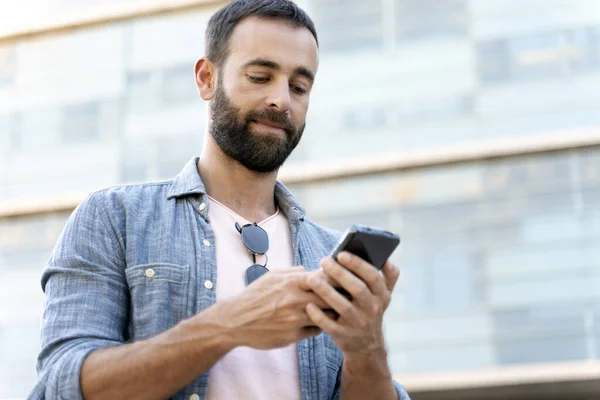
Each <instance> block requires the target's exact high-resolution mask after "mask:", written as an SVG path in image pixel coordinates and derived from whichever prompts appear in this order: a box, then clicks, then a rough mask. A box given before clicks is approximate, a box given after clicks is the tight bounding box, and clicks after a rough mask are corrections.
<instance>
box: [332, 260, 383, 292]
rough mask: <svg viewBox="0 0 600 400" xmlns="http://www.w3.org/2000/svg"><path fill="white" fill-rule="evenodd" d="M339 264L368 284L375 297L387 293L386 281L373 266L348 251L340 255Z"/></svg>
mask: <svg viewBox="0 0 600 400" xmlns="http://www.w3.org/2000/svg"><path fill="white" fill-rule="evenodd" d="M337 262H338V263H339V264H340V265H342V266H343V267H345V268H346V269H348V270H349V271H352V272H353V273H354V274H356V276H358V277H359V278H360V279H361V280H362V281H363V282H364V283H366V284H367V286H368V287H369V290H370V291H371V293H373V294H374V295H376V296H382V295H385V294H386V293H387V290H386V287H385V279H383V277H382V275H381V274H380V273H379V270H377V268H375V267H374V266H373V265H372V264H369V263H368V262H366V261H365V260H363V259H362V258H360V257H358V256H356V255H354V254H352V253H349V252H347V251H343V252H341V253H340V254H339V255H338V257H337Z"/></svg>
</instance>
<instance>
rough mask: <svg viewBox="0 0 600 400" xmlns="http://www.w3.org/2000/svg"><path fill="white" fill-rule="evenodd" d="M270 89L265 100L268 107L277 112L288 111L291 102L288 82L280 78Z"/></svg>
mask: <svg viewBox="0 0 600 400" xmlns="http://www.w3.org/2000/svg"><path fill="white" fill-rule="evenodd" d="M270 89H271V90H270V92H269V98H268V102H267V106H268V108H270V109H273V110H277V111H279V112H288V111H289V109H290V103H291V95H290V85H289V83H288V82H287V81H286V80H283V79H282V80H281V81H280V82H278V83H277V84H276V85H272V86H271V88H270Z"/></svg>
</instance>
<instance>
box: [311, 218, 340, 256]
mask: <svg viewBox="0 0 600 400" xmlns="http://www.w3.org/2000/svg"><path fill="white" fill-rule="evenodd" d="M303 228H304V230H305V232H306V234H307V236H308V237H309V238H310V240H311V241H312V242H314V243H315V244H317V245H320V246H321V247H324V248H326V249H327V250H331V249H332V248H333V246H334V245H335V244H336V243H337V242H338V240H339V239H340V237H341V236H342V233H341V232H340V231H337V230H334V229H329V228H326V227H324V226H322V225H319V224H317V223H315V222H314V221H311V220H310V219H308V218H306V219H304V222H303Z"/></svg>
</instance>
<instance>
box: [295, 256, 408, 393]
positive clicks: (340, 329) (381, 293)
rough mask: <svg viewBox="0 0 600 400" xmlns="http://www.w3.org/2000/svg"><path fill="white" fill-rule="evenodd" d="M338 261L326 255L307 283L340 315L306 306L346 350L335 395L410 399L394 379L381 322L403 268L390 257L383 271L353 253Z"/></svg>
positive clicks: (318, 322)
mask: <svg viewBox="0 0 600 400" xmlns="http://www.w3.org/2000/svg"><path fill="white" fill-rule="evenodd" d="M338 260H339V263H340V264H338V263H337V262H336V261H335V260H333V259H332V258H325V259H323V261H322V262H321V266H322V269H323V273H322V274H321V276H318V275H315V276H314V277H313V278H312V279H311V280H310V281H309V282H310V284H311V287H312V289H313V290H314V291H315V293H317V294H318V295H319V296H320V297H321V298H322V299H323V300H324V301H325V302H326V303H328V304H329V305H330V306H331V307H332V308H333V309H334V310H335V311H336V312H337V313H338V314H339V318H338V319H337V320H333V319H331V318H328V317H327V316H326V315H325V314H324V313H323V312H322V311H321V310H319V309H317V307H315V306H314V305H310V304H309V305H308V306H307V312H308V314H309V316H310V317H311V319H312V320H313V322H314V323H315V325H317V326H319V327H320V328H321V329H323V330H324V331H326V332H327V333H329V334H330V335H331V337H332V338H333V340H334V342H335V344H336V346H337V347H338V348H339V349H340V350H342V352H343V353H344V362H343V363H342V366H341V371H340V374H341V376H340V375H338V382H339V391H338V390H336V391H335V392H334V398H336V399H337V398H340V399H342V400H352V399H363V398H377V399H382V400H385V399H389V400H392V399H393V400H395V399H400V400H408V399H409V397H408V394H407V393H406V391H405V390H404V388H403V387H402V386H400V385H399V384H397V383H395V382H393V380H392V376H391V375H392V374H391V372H390V369H389V366H388V362H387V351H386V348H385V342H384V338H383V327H382V321H383V313H384V311H385V310H386V309H387V307H388V306H389V304H390V302H391V293H392V291H393V288H394V286H395V284H396V282H397V280H398V277H399V275H400V272H399V270H398V269H397V268H396V267H394V266H393V265H392V264H391V263H389V262H388V263H386V265H385V266H384V267H383V269H382V271H381V272H382V273H380V272H379V271H378V270H377V269H376V268H374V267H373V266H372V265H370V264H368V263H366V262H365V261H363V260H362V259H360V258H359V257H357V256H354V255H352V254H349V253H341V254H340V255H339V257H338ZM342 265H343V266H342ZM334 286H341V287H342V288H344V289H346V291H348V292H349V293H350V295H351V296H352V297H351V298H350V299H348V298H346V297H344V296H342V295H340V294H339V293H338V292H337V291H336V290H335V288H334ZM340 378H341V379H340Z"/></svg>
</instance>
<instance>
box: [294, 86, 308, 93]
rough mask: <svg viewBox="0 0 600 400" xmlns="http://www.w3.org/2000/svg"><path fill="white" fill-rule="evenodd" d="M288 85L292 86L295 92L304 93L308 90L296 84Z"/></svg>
mask: <svg viewBox="0 0 600 400" xmlns="http://www.w3.org/2000/svg"><path fill="white" fill-rule="evenodd" d="M290 87H291V88H292V90H293V91H294V92H295V93H297V94H300V95H302V94H306V93H307V92H308V90H306V89H304V88H303V87H300V86H297V85H290Z"/></svg>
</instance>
